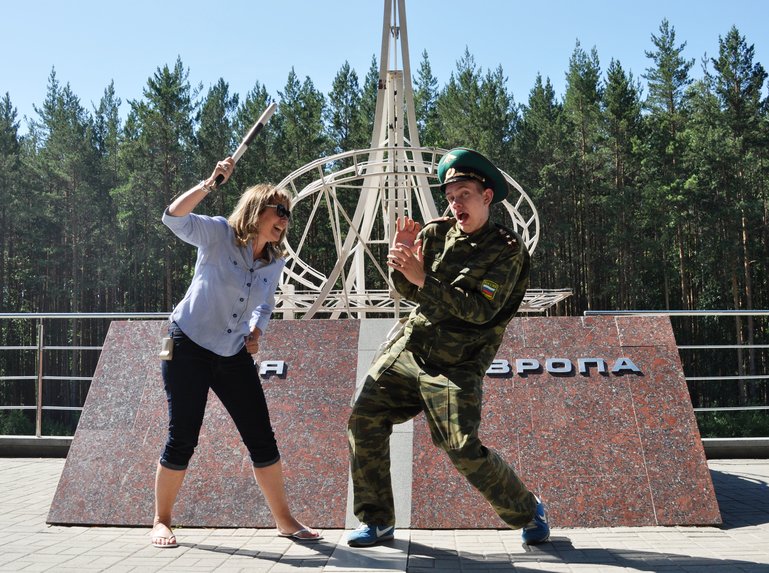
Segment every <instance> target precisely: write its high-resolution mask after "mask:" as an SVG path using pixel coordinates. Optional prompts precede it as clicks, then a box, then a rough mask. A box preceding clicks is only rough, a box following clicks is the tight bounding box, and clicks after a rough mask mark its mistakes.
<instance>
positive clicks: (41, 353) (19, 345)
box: [0, 310, 769, 444]
mask: <svg viewBox="0 0 769 573" xmlns="http://www.w3.org/2000/svg"><path fill="white" fill-rule="evenodd" d="M584 314H585V316H599V315H612V316H628V315H646V316H667V317H670V318H674V317H699V318H703V317H705V318H713V317H753V318H757V317H768V318H769V311H765V310H760V311H728V310H723V311H676V310H672V311H633V310H627V311H586V312H585V313H584ZM167 316H168V313H153V312H138V313H0V333H2V339H0V388H2V386H3V385H4V384H5V383H6V382H11V383H17V382H21V383H23V382H31V381H34V403H33V404H32V403H29V402H30V401H24V402H22V403H18V404H8V403H3V402H2V400H0V413H3V412H7V411H10V410H19V411H22V412H23V411H30V410H34V411H35V424H34V426H35V429H34V436H35V437H37V438H40V437H44V436H45V435H46V434H44V427H43V414H44V413H45V412H77V413H79V412H80V411H82V408H83V404H82V403H79V404H74V405H73V404H69V405H67V404H65V405H57V404H53V403H46V401H45V399H44V398H45V396H46V392H45V390H46V385H47V384H51V383H55V382H60V383H72V382H75V383H83V384H85V385H90V382H91V380H92V378H93V372H94V369H95V364H96V361H97V360H98V352H99V351H100V350H101V348H102V346H101V345H102V343H103V340H104V336H105V335H106V330H107V328H108V326H109V322H111V321H112V320H147V319H164V318H166V317H167ZM82 320H101V321H103V323H104V324H103V325H102V327H101V328H100V329H95V328H91V329H89V330H91V331H94V332H95V333H97V336H98V337H99V338H100V339H99V340H98V341H96V340H93V341H90V343H82V342H81V343H79V344H75V343H74V341H76V340H78V339H79V338H78V336H76V334H77V333H76V330H77V323H76V322H75V321H82ZM12 321H16V322H15V325H16V327H17V328H16V331H15V332H12V331H13V330H14V329H11V328H10V327H9V324H10V322H12ZM58 321H70V327H69V328H62V327H61V326H58V327H56V328H49V329H46V324H47V323H49V324H57V323H58ZM21 323H24V325H22V324H21ZM25 325H26V326H25ZM25 329H26V334H25V333H24V332H23V331H24V330H25ZM675 330H676V329H675V326H674V332H675ZM49 331H54V332H53V333H51V332H49ZM763 331H769V328H768V329H763ZM51 334H55V335H56V336H57V337H58V339H55V338H56V336H49V335H51ZM676 337H677V339H678V335H676ZM9 339H10V340H9ZM767 349H769V344H753V343H749V344H742V343H740V344H731V343H730V344H681V345H678V350H679V354H682V363H684V364H685V365H686V364H687V362H688V361H686V360H684V353H688V352H703V351H704V352H712V351H715V350H722V351H730V350H736V351H743V350H755V351H764V350H767ZM9 352H11V353H16V354H23V353H33V355H34V360H33V361H32V360H26V361H24V360H19V361H17V362H18V364H22V363H24V364H22V365H21V368H22V369H24V368H29V367H30V366H31V365H32V364H33V363H34V367H33V368H34V375H31V374H29V371H24V372H15V373H12V372H9V364H10V362H9V361H8V360H4V359H3V357H4V356H6V355H7V353H9ZM51 352H65V353H68V354H70V355H73V354H74V353H78V352H79V353H83V352H85V353H92V355H93V356H92V357H91V358H90V359H89V360H74V359H72V358H70V359H67V360H64V361H63V362H64V365H65V367H64V369H66V370H67V371H66V372H62V371H61V370H62V367H61V365H59V366H60V367H59V371H58V372H50V371H49V370H48V368H49V365H50V363H51V362H52V361H51V360H50V359H48V360H47V359H46V356H47V355H48V353H51ZM60 362H61V361H60ZM766 362H767V361H764V362H763V363H764V364H766ZM78 366H81V367H82V368H81V370H78ZM10 369H11V370H12V369H13V367H12V365H11V368H10ZM684 374H685V376H684V377H685V379H686V381H687V383H705V384H709V383H715V382H719V381H721V382H728V383H731V382H751V383H754V382H760V381H763V380H769V373H767V372H763V373H753V374H737V375H732V374H712V373H708V374H707V375H699V374H702V373H694V374H693V373H691V372H690V373H688V375H687V372H686V366H685V370H684ZM85 393H87V388H85V391H84V393H83V401H84V395H85ZM2 397H3V395H2V393H0V398H2ZM756 410H759V411H765V410H769V405H767V404H752V405H737V406H733V405H728V406H726V405H716V406H711V405H702V406H700V405H695V407H694V411H695V412H697V413H705V412H744V411H756ZM2 433H3V432H2V431H0V434H2ZM73 433H74V432H73ZM25 435H27V436H29V434H25ZM708 440H731V441H733V442H735V443H736V442H739V441H740V440H742V441H744V440H743V439H741V438H705V439H703V442H706V443H707V441H708ZM758 440H763V442H764V443H766V444H769V437H763V438H758Z"/></svg>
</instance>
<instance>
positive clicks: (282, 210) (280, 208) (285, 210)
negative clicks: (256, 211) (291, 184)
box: [265, 203, 291, 219]
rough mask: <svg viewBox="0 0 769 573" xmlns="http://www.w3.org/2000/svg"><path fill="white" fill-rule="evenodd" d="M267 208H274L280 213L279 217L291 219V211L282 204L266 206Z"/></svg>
mask: <svg viewBox="0 0 769 573" xmlns="http://www.w3.org/2000/svg"><path fill="white" fill-rule="evenodd" d="M265 207H272V208H273V209H276V210H277V211H278V217H281V218H285V219H290V218H291V210H290V209H289V208H288V207H286V206H285V205H283V204H282V203H278V204H277V205H265Z"/></svg>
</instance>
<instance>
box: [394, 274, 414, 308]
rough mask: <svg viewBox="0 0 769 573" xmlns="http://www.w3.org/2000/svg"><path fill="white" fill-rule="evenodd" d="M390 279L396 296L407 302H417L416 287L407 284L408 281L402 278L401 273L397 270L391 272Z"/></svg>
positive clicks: (409, 283)
mask: <svg viewBox="0 0 769 573" xmlns="http://www.w3.org/2000/svg"><path fill="white" fill-rule="evenodd" d="M392 279H393V285H394V286H395V290H397V291H398V294H400V295H401V296H402V297H403V298H405V299H408V300H413V301H416V300H417V291H418V288H417V285H415V284H413V283H411V282H409V280H408V279H407V278H406V277H404V276H403V273H401V272H400V271H398V270H393V273H392Z"/></svg>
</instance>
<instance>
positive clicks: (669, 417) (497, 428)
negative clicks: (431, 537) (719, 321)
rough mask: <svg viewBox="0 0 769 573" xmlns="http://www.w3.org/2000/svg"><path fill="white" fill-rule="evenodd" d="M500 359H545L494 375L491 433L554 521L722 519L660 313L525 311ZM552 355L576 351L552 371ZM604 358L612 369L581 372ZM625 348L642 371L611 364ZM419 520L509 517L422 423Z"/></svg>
mask: <svg viewBox="0 0 769 573" xmlns="http://www.w3.org/2000/svg"><path fill="white" fill-rule="evenodd" d="M511 331H512V332H517V333H522V336H517V337H516V336H510V337H506V338H505V340H504V341H503V344H502V346H501V347H500V350H499V352H498V353H497V358H498V359H505V360H508V361H509V362H510V363H511V365H513V367H514V364H515V359H516V358H533V359H537V360H539V362H540V363H541V364H542V365H543V368H541V369H540V370H538V371H537V372H536V373H527V374H525V375H514V374H511V375H508V376H487V377H486V379H485V381H484V411H483V422H482V424H481V432H480V435H481V439H482V440H483V442H484V445H487V446H488V447H491V448H493V449H495V450H496V451H498V452H499V453H500V454H501V455H502V456H503V457H504V458H505V459H506V460H507V461H508V462H510V463H511V464H512V465H513V467H514V468H515V469H516V472H517V473H518V474H519V476H520V477H521V478H522V479H523V480H524V482H525V483H526V484H527V485H528V487H529V488H530V489H532V490H533V491H535V492H536V493H538V494H539V495H541V496H542V498H543V499H544V500H545V501H546V502H547V505H548V508H549V511H550V517H551V521H552V523H553V525H554V526H556V527H611V526H620V525H625V526H640V525H672V524H677V525H714V524H719V523H720V522H721V517H720V513H719V511H718V505H717V503H716V499H715V494H714V491H713V487H712V482H711V480H710V474H709V472H708V469H707V464H706V460H705V454H704V450H703V448H702V443H701V440H700V436H699V433H698V430H697V426H696V423H695V420H694V413H693V411H692V407H691V402H690V401H689V394H688V391H687V388H686V382H685V380H684V377H683V373H682V369H681V364H680V359H679V356H678V351H677V349H676V346H675V339H674V337H673V334H672V329H671V327H670V323H669V320H668V319H666V318H662V317H642V318H638V317H619V318H617V317H587V318H580V317H573V318H572V317H565V318H545V317H527V318H516V319H514V320H513V322H512V323H511V324H510V326H509V327H508V333H509V332H511ZM546 358H566V359H569V360H570V361H571V362H572V363H573V364H574V371H573V372H571V373H569V374H551V373H548V372H547V371H546V369H545V368H544V364H545V359H546ZM579 358H603V359H605V360H606V362H607V373H605V374H602V373H598V372H597V371H596V369H595V368H592V369H591V370H590V371H589V373H588V374H587V375H583V374H580V373H579V372H577V371H576V370H577V361H578V359H579ZM620 358H627V359H630V360H631V361H632V362H633V364H635V366H637V367H638V368H639V369H640V370H641V374H635V373H630V372H627V371H622V372H620V373H612V368H613V366H614V364H615V362H616V361H617V359H620ZM414 452H415V453H414V458H415V465H414V487H413V491H412V516H411V519H412V521H411V524H412V527H417V528H422V527H424V528H457V527H458V528H463V527H468V528H475V527H480V528H483V527H490V528H494V527H500V526H502V522H501V520H500V519H499V517H497V515H496V514H495V513H494V511H493V510H492V509H491V507H490V506H489V505H488V504H487V503H486V502H485V500H484V499H483V498H482V497H481V496H480V495H479V494H478V493H477V492H475V491H474V490H473V489H472V487H470V486H469V485H468V484H467V483H466V482H465V480H464V478H463V477H461V476H460V475H459V474H458V473H457V472H456V471H455V470H454V469H453V467H452V466H451V464H450V463H449V461H448V459H447V457H446V455H445V454H444V453H443V452H442V451H440V450H439V449H437V448H435V447H434V446H433V445H432V443H431V440H430V436H429V430H428V428H427V424H426V422H425V421H424V417H423V416H421V415H420V417H419V418H418V420H417V422H416V423H415V426H414Z"/></svg>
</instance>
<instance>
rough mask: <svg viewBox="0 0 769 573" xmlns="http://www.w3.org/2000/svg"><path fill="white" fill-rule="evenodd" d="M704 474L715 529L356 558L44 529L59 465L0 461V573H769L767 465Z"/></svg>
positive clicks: (258, 533) (271, 543)
mask: <svg viewBox="0 0 769 573" xmlns="http://www.w3.org/2000/svg"><path fill="white" fill-rule="evenodd" d="M708 466H709V468H710V472H711V475H712V477H713V484H714V486H715V490H716V496H717V498H718V503H719V507H720V510H721V515H722V518H723V521H724V524H723V526H721V527H617V528H601V529H595V528H593V529H580V528H569V529H558V528H556V529H554V530H553V532H552V542H551V543H548V544H545V545H542V546H538V547H532V548H527V547H524V546H522V544H521V542H520V534H519V533H518V532H511V531H508V530H416V529H414V530H399V531H397V532H396V538H395V540H393V541H392V542H389V543H387V544H383V545H380V546H377V547H372V548H365V549H353V548H351V547H348V546H347V545H346V543H345V542H344V535H345V532H344V531H342V530H338V529H335V530H325V531H323V534H324V539H323V540H322V541H320V542H316V543H310V544H299V543H293V542H291V541H289V540H287V539H284V538H280V537H277V536H276V535H275V531H274V530H268V529H189V528H182V529H178V530H177V532H176V533H177V537H178V539H179V542H180V547H178V548H177V549H156V548H154V547H152V546H151V545H150V544H149V537H148V533H149V530H148V529H142V528H125V527H61V526H49V525H47V524H46V523H45V520H46V517H47V515H48V509H49V507H50V504H51V500H52V499H53V495H54V492H55V490H56V485H57V483H58V480H59V476H60V474H61V471H62V469H63V467H64V460H63V459H29V458H0V571H14V572H21V571H53V572H67V571H72V572H75V571H78V572H95V571H110V572H112V571H114V572H124V573H129V572H131V573H133V572H136V573H148V572H154V571H163V572H188V571H195V572H208V571H211V572H217V573H230V572H232V573H235V572H255V573H267V572H269V573H296V572H304V571H315V572H334V573H359V572H398V571H407V572H409V573H437V572H441V573H443V572H446V573H455V572H457V573H458V572H465V571H468V572H481V571H484V572H485V571H489V572H492V573H496V572H498V571H500V572H501V571H516V572H533V571H551V572H564V573H572V572H585V573H587V572H589V573H603V572H607V573H608V572H615V571H623V572H628V571H653V572H658V571H659V572H665V573H679V572H685V573H694V572H700V571H702V572H711V573H721V572H732V571H735V572H743V571H744V572H751V573H757V572H767V573H769V460H711V461H709V463H708Z"/></svg>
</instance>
